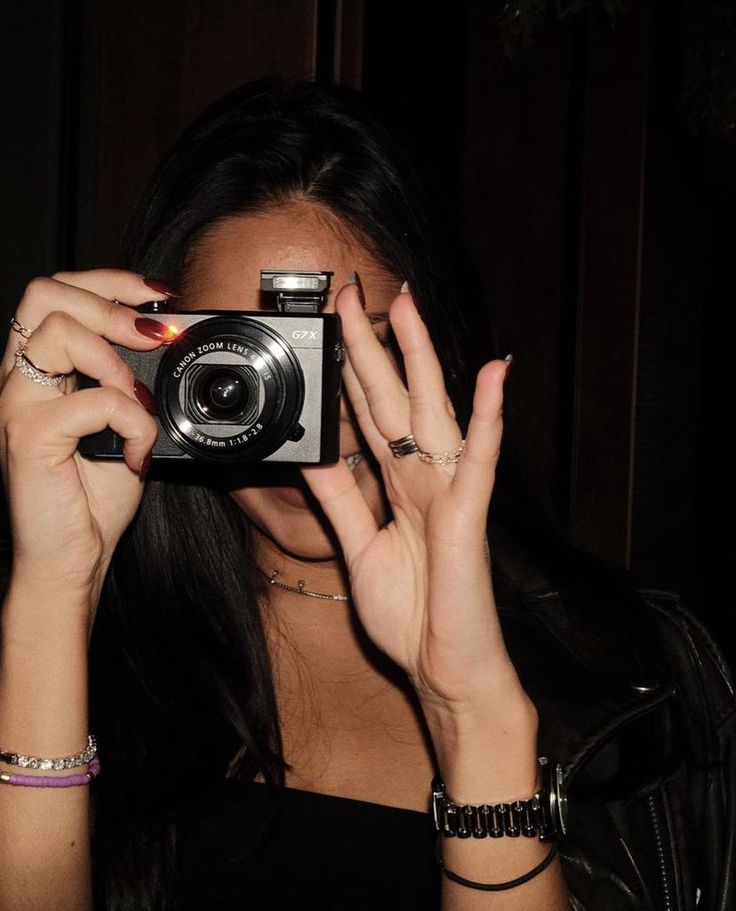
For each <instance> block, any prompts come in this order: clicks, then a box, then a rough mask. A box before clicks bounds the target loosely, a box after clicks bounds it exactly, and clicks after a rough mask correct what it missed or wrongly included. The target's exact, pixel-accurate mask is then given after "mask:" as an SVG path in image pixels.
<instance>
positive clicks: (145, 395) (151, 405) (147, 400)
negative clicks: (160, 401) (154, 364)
mask: <svg viewBox="0 0 736 911" xmlns="http://www.w3.org/2000/svg"><path fill="white" fill-rule="evenodd" d="M133 394H134V395H135V397H136V398H137V399H138V401H139V402H140V403H141V405H143V407H144V408H145V409H146V411H147V412H148V413H149V414H152V415H154V416H155V415H156V414H158V411H157V410H156V400H155V399H154V397H153V395H152V393H151V390H150V389H149V388H148V386H146V384H145V383H141V381H140V380H136V381H135V382H134V383H133Z"/></svg>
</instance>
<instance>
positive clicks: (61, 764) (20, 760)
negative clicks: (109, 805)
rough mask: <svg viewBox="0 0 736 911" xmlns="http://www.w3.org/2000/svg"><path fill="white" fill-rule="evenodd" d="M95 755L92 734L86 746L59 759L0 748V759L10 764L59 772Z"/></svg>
mask: <svg viewBox="0 0 736 911" xmlns="http://www.w3.org/2000/svg"><path fill="white" fill-rule="evenodd" d="M96 755H97V741H96V740H95V738H94V735H93V734H90V735H89V737H87V746H86V747H85V748H84V749H83V750H82V751H81V752H79V753H75V754H74V756H62V757H60V758H59V759H41V758H40V757H38V756H24V755H23V754H22V753H10V752H8V751H7V750H0V761H2V762H7V763H9V764H10V765H17V766H19V767H20V768H21V769H42V770H43V771H50V770H52V769H53V770H54V771H56V772H60V771H62V770H63V769H75V768H77V767H78V766H80V765H84V764H85V763H87V762H91V761H92V760H93V759H94V758H95V756H96Z"/></svg>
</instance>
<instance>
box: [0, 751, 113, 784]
mask: <svg viewBox="0 0 736 911" xmlns="http://www.w3.org/2000/svg"><path fill="white" fill-rule="evenodd" d="M99 774H100V760H99V759H97V757H95V758H94V759H93V760H92V762H90V764H89V771H88V772H85V773H84V774H82V775H60V776H59V777H58V778H52V777H51V776H50V775H8V774H6V773H5V772H2V773H0V782H2V783H3V784H13V785H17V786H19V787H21V788H73V787H76V786H77V785H82V784H89V783H90V781H92V779H94V778H96V777H97V776H98V775H99Z"/></svg>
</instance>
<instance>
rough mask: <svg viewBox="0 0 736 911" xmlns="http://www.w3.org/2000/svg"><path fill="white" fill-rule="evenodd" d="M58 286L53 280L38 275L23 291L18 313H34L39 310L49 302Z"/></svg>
mask: <svg viewBox="0 0 736 911" xmlns="http://www.w3.org/2000/svg"><path fill="white" fill-rule="evenodd" d="M55 286H56V283H55V282H54V280H53V278H48V277H47V276H45V275H37V276H36V277H35V278H32V279H31V280H30V281H29V282H28V284H27V285H26V287H25V290H24V291H23V296H22V298H21V301H20V304H19V306H18V313H19V314H20V313H21V312H23V313H32V312H34V311H35V310H37V309H38V306H39V304H42V303H43V302H44V301H46V300H48V299H49V297H50V296H51V294H52V293H53V290H54V288H55Z"/></svg>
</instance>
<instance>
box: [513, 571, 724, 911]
mask: <svg viewBox="0 0 736 911" xmlns="http://www.w3.org/2000/svg"><path fill="white" fill-rule="evenodd" d="M517 580H523V582H521V581H518V582H516V583H515V584H516V592H515V594H511V595H510V594H509V593H506V595H505V596H503V597H501V598H499V602H500V605H501V606H500V613H501V618H502V624H503V627H504V632H505V636H506V641H507V645H508V648H509V651H510V652H511V655H512V657H513V659H514V661H515V663H516V666H517V668H518V670H519V673H520V675H521V678H522V681H523V682H524V685H525V686H526V688H527V691H528V692H529V693H530V694H531V696H532V697H533V699H534V701H535V703H536V705H537V708H538V710H539V715H540V752H541V753H542V754H543V755H548V756H550V757H553V758H554V759H556V760H558V761H560V762H561V763H562V766H563V769H564V778H565V782H566V784H567V787H568V797H569V828H568V834H567V837H566V838H565V839H564V841H563V842H562V846H561V850H560V854H561V857H562V862H563V868H564V870H565V875H566V880H567V882H568V885H569V887H570V890H571V892H572V895H573V899H572V905H573V907H575V908H576V909H585V911H655V909H656V911H694V909H697V911H704V909H705V911H735V909H736V858H734V852H735V846H734V841H735V839H736V820H735V817H734V804H735V803H736V773H735V766H736V748H735V745H736V701H735V699H734V691H733V686H732V683H731V679H730V676H729V673H728V670H727V668H726V667H725V663H724V661H723V658H722V656H721V655H720V653H719V651H718V649H717V647H716V646H715V645H714V643H713V642H712V640H711V639H710V637H709V636H708V634H707V633H706V632H705V631H704V630H703V628H702V626H701V625H700V624H699V623H698V622H697V621H696V620H695V619H694V618H693V617H692V616H691V615H690V614H689V613H688V612H687V611H686V610H685V609H684V608H683V606H682V605H681V604H680V602H679V600H678V598H677V597H676V596H673V595H670V594H666V593H661V592H651V591H649V592H640V593H638V594H633V593H630V595H629V596H627V597H622V596H621V594H620V593H619V594H617V595H613V594H611V593H606V594H605V595H603V596H601V595H600V594H596V595H591V594H590V592H589V591H588V592H587V593H586V592H585V591H584V589H583V588H579V589H577V590H576V591H570V592H567V591H566V592H563V593H562V594H560V593H558V592H556V591H554V590H552V589H551V588H550V586H549V584H548V583H547V582H546V581H545V580H544V579H543V578H540V577H539V576H538V574H535V573H533V572H530V569H529V567H528V566H524V567H520V568H519V569H518V573H517ZM513 588H514V580H513V579H512V585H511V589H510V590H511V591H513Z"/></svg>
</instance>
